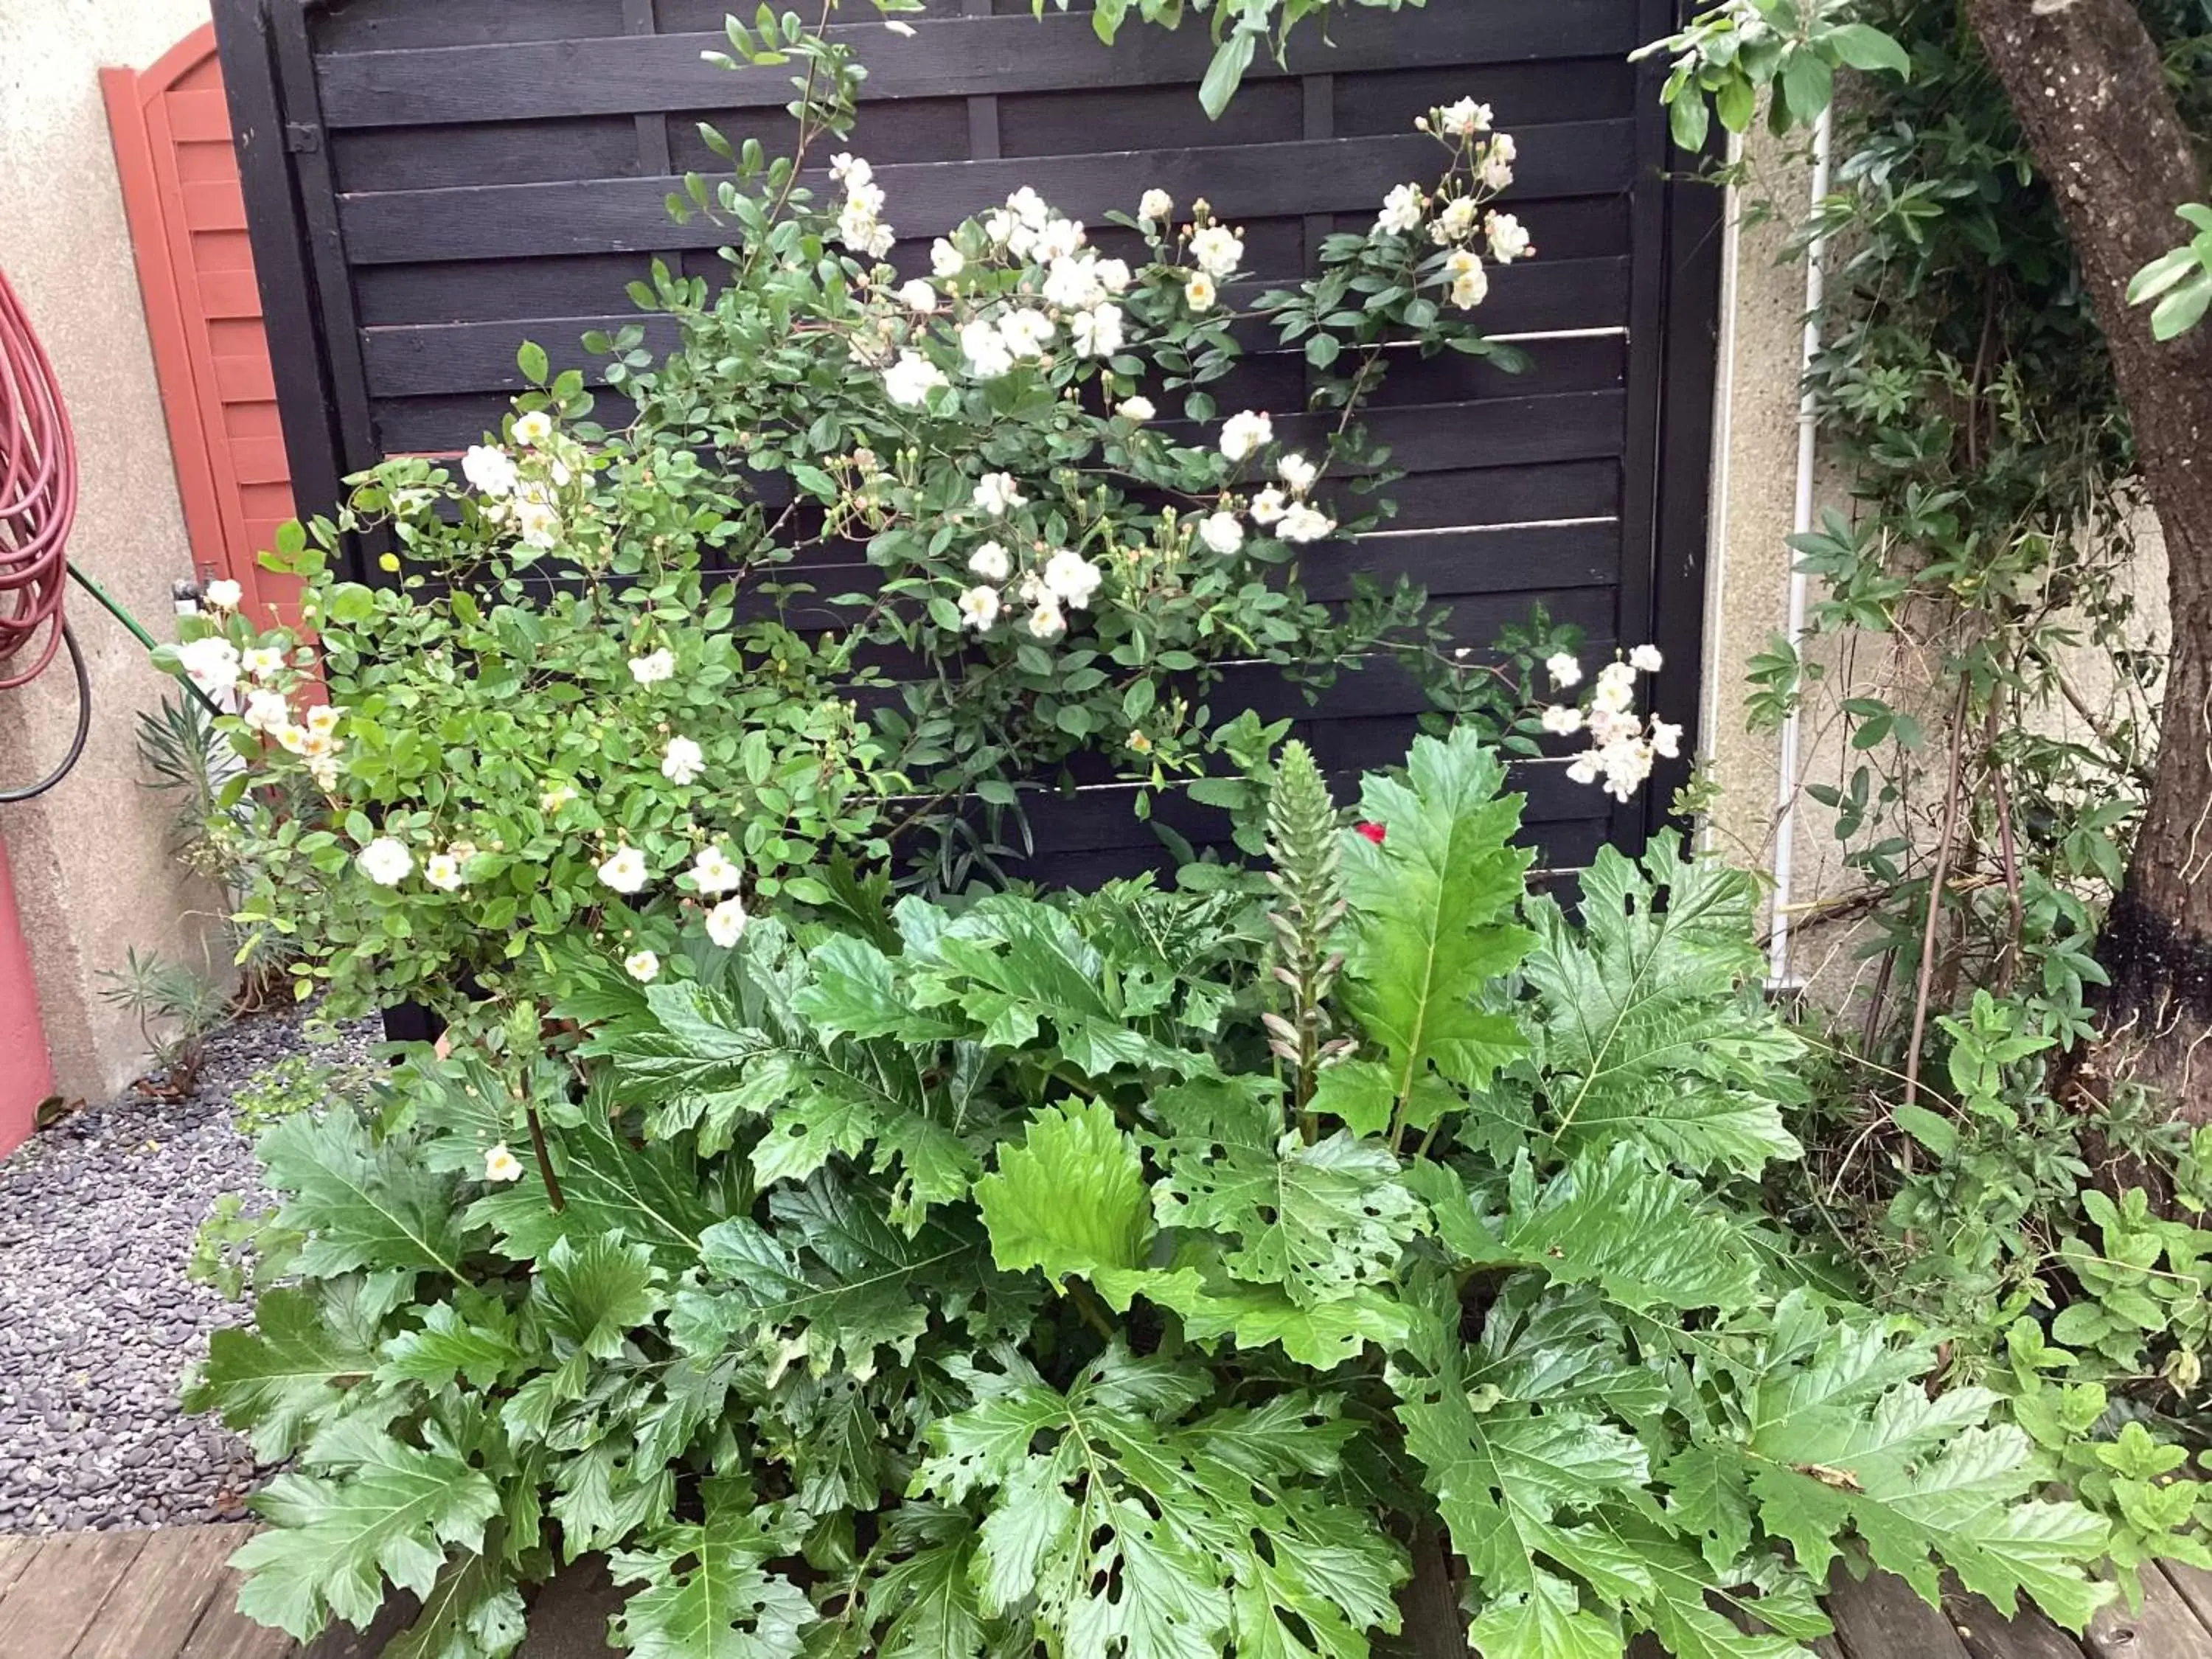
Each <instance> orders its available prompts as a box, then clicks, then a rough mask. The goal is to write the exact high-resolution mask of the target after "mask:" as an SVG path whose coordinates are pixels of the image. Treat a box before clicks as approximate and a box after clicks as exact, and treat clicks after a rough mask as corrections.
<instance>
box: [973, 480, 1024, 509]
mask: <svg viewBox="0 0 2212 1659" xmlns="http://www.w3.org/2000/svg"><path fill="white" fill-rule="evenodd" d="M1029 499H1030V498H1029V497H1028V496H1026V495H1023V494H1022V492H1021V489H1020V487H1019V486H1018V484H1017V483H1015V481H1014V475H1013V474H1012V473H1011V472H986V473H985V474H984V475H983V476H982V477H980V478H978V479H976V480H975V509H976V511H977V512H979V513H989V514H990V515H991V516H992V517H994V518H1003V517H1005V516H1006V514H1007V513H1011V512H1012V511H1013V510H1014V509H1015V508H1016V507H1027V506H1028V505H1029Z"/></svg>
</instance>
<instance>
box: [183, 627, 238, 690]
mask: <svg viewBox="0 0 2212 1659" xmlns="http://www.w3.org/2000/svg"><path fill="white" fill-rule="evenodd" d="M177 665H178V666H179V668H181V669H183V670H184V671H185V677H186V678H189V679H190V680H191V683H192V684H194V685H197V687H199V689H200V690H203V691H205V692H207V693H208V694H209V695H210V696H223V695H224V694H225V693H227V692H230V691H234V690H237V689H238V675H239V671H240V668H242V667H243V666H244V661H243V659H241V658H240V656H239V654H238V647H236V646H234V645H233V644H232V643H231V642H230V641H228V640H227V639H224V638H223V637H222V635H219V634H217V635H210V636H209V637H208V638H206V639H204V640H189V641H185V643H184V644H183V645H180V646H179V647H177Z"/></svg>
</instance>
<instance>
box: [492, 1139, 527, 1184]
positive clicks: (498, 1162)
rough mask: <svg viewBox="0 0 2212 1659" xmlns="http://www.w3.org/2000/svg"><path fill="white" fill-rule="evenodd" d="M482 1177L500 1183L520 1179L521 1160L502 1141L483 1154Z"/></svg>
mask: <svg viewBox="0 0 2212 1659" xmlns="http://www.w3.org/2000/svg"><path fill="white" fill-rule="evenodd" d="M484 1179H485V1180H486V1181H491V1182H499V1183H501V1184H502V1185H504V1184H505V1183H506V1182H510V1181H520V1180H521V1179H522V1160H521V1159H520V1158H517V1157H515V1155H514V1154H513V1152H509V1151H507V1147H506V1146H505V1144H504V1143H502V1144H501V1145H500V1146H495V1147H493V1148H492V1149H491V1150H490V1151H489V1152H486V1153H485V1154H484Z"/></svg>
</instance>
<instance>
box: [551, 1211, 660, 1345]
mask: <svg viewBox="0 0 2212 1659" xmlns="http://www.w3.org/2000/svg"><path fill="white" fill-rule="evenodd" d="M659 1280H660V1274H659V1270H658V1269H657V1268H656V1267H654V1266H653V1252H652V1251H651V1250H649V1249H647V1248H646V1247H645V1246H644V1245H642V1244H633V1243H629V1241H628V1240H626V1239H624V1238H623V1237H620V1236H618V1235H615V1234H602V1235H600V1236H599V1237H597V1238H592V1239H587V1240H586V1241H585V1242H584V1243H576V1242H574V1240H573V1239H567V1238H562V1239H556V1241H555V1242H554V1244H553V1247H552V1248H551V1249H549V1250H548V1251H546V1253H545V1255H544V1259H543V1260H542V1261H539V1262H538V1274H537V1277H536V1279H534V1280H533V1281H532V1285H531V1290H530V1294H531V1300H532V1304H534V1305H535V1307H536V1308H537V1310H538V1317H539V1318H540V1319H541V1320H542V1321H543V1322H544V1325H545V1328H547V1329H549V1330H550V1331H551V1332H552V1333H553V1334H554V1335H555V1337H556V1340H557V1343H558V1344H563V1345H568V1346H573V1347H574V1349H575V1350H577V1351H579V1352H582V1353H585V1354H587V1355H589V1356H590V1357H591V1358H594V1359H611V1358H614V1357H615V1356H616V1355H617V1354H618V1353H620V1352H622V1350H623V1340H624V1339H625V1338H626V1337H627V1336H628V1335H629V1333H630V1332H631V1331H633V1330H635V1329H636V1328H638V1327H639V1326H641V1325H647V1324H650V1323H651V1322H653V1316H655V1315H657V1314H658V1313H659V1311H660V1310H661V1309H662V1308H663V1307H664V1306H665V1297H663V1296H662V1294H661V1291H660V1288H659ZM555 1351H556V1352H562V1347H561V1346H556V1350H555Z"/></svg>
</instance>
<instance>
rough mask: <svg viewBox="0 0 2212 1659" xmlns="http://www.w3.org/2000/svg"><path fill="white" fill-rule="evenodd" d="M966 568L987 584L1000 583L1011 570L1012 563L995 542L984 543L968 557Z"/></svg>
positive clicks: (1004, 550)
mask: <svg viewBox="0 0 2212 1659" xmlns="http://www.w3.org/2000/svg"><path fill="white" fill-rule="evenodd" d="M968 568H969V569H970V570H972V571H974V572H975V574H977V575H979V576H981V578H982V579H983V580H985V581H987V582H1002V581H1004V580H1006V577H1007V575H1008V574H1010V573H1011V572H1012V570H1013V568H1014V563H1013V561H1012V559H1010V558H1008V557H1007V556H1006V549H1005V548H1003V547H1001V546H1000V545H999V544H998V543H996V542H985V543H984V544H982V546H981V547H979V548H977V549H976V550H975V551H974V552H973V553H970V554H969V556H968Z"/></svg>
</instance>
